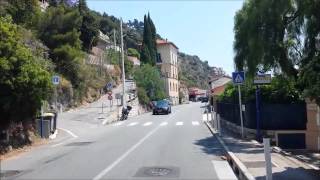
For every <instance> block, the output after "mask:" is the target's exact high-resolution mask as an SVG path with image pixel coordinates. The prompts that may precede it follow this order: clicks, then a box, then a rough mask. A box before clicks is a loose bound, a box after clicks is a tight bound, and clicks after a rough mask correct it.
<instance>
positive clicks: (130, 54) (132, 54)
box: [128, 48, 140, 59]
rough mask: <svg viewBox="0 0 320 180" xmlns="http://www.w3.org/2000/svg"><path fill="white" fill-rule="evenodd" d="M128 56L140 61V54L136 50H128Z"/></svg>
mask: <svg viewBox="0 0 320 180" xmlns="http://www.w3.org/2000/svg"><path fill="white" fill-rule="evenodd" d="M128 55H129V56H133V57H136V58H138V59H140V53H139V52H138V51H137V50H136V49H133V48H128Z"/></svg>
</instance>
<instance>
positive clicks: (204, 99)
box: [201, 97, 209, 103]
mask: <svg viewBox="0 0 320 180" xmlns="http://www.w3.org/2000/svg"><path fill="white" fill-rule="evenodd" d="M208 101H209V98H208V97H202V98H201V102H202V103H205V102H208Z"/></svg>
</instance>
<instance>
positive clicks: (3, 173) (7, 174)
mask: <svg viewBox="0 0 320 180" xmlns="http://www.w3.org/2000/svg"><path fill="white" fill-rule="evenodd" d="M21 172H22V171H17V170H7V171H1V173H0V177H1V178H7V177H11V176H15V175H18V174H20V173H21Z"/></svg>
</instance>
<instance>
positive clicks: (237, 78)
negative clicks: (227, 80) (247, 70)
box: [232, 71, 245, 85]
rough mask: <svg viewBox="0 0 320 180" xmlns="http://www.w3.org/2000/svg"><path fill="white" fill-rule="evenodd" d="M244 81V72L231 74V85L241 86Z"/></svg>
mask: <svg viewBox="0 0 320 180" xmlns="http://www.w3.org/2000/svg"><path fill="white" fill-rule="evenodd" d="M244 80H245V77H244V71H238V72H233V73H232V81H233V84H236V85H240V84H243V83H244Z"/></svg>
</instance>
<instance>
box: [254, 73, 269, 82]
mask: <svg viewBox="0 0 320 180" xmlns="http://www.w3.org/2000/svg"><path fill="white" fill-rule="evenodd" d="M270 83H271V74H258V75H256V76H255V77H254V79H253V84H270Z"/></svg>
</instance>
